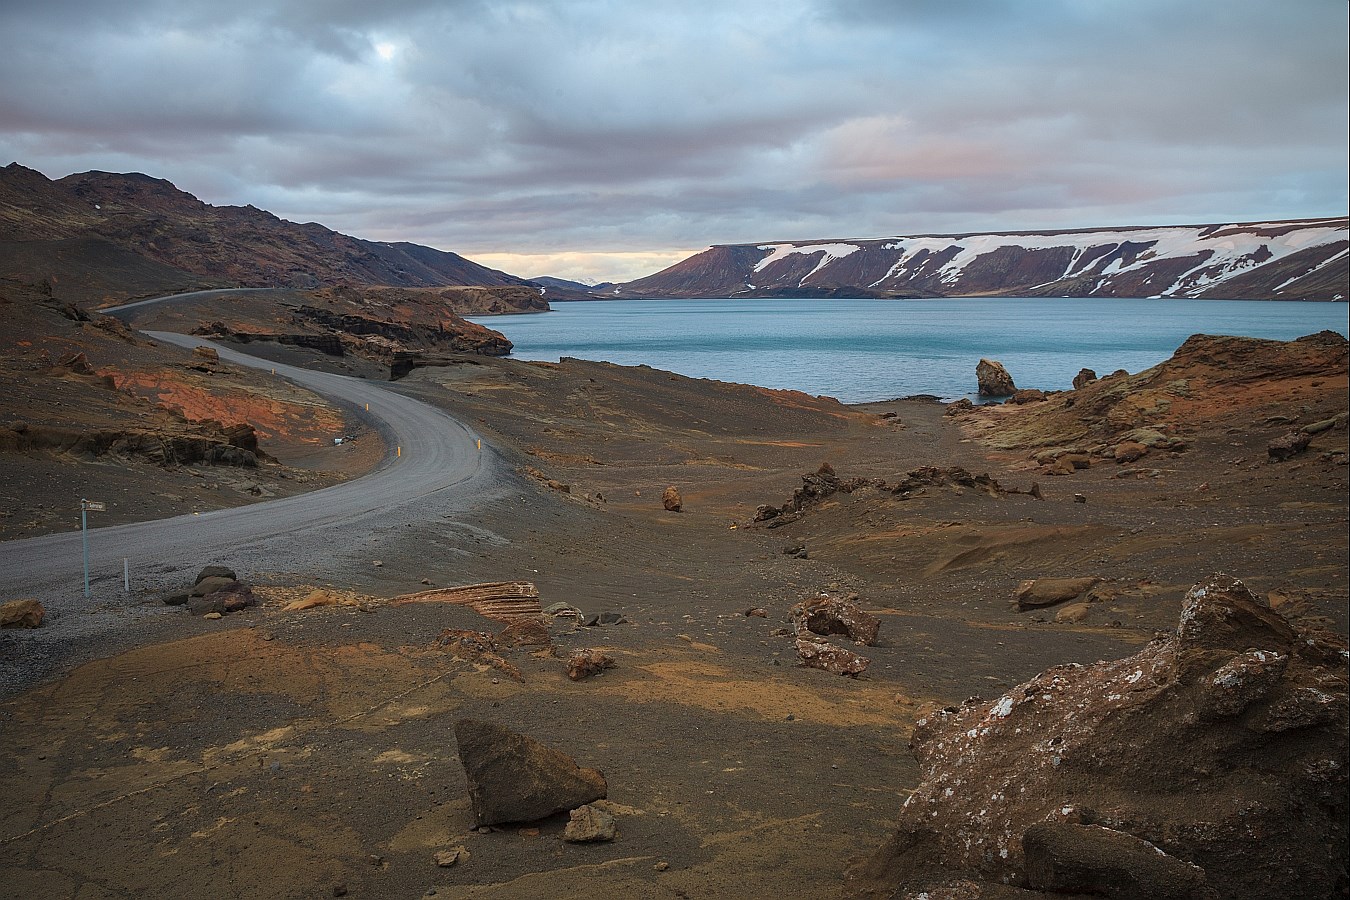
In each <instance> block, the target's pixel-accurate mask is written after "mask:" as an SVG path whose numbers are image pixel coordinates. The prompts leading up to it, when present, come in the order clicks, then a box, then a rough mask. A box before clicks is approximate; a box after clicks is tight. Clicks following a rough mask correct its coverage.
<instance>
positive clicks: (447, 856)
mask: <svg viewBox="0 0 1350 900" xmlns="http://www.w3.org/2000/svg"><path fill="white" fill-rule="evenodd" d="M432 858H433V859H434V860H435V861H436V865H438V866H440V867H441V868H442V869H448V868H450V867H451V866H455V865H458V864H459V863H461V862H465V861H467V860H468V858H469V851H468V850H466V849H464V848H463V847H450V848H448V849H446V850H437V851H436V855H435V856H434V857H432Z"/></svg>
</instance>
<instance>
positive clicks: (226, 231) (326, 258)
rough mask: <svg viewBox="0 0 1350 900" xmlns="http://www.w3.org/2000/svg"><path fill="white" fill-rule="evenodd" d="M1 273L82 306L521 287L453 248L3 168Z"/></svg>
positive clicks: (139, 185) (161, 185)
mask: <svg viewBox="0 0 1350 900" xmlns="http://www.w3.org/2000/svg"><path fill="white" fill-rule="evenodd" d="M0 276H7V277H11V278H20V279H24V280H30V281H42V280H53V281H55V284H54V285H53V287H54V289H55V290H56V292H57V294H58V295H60V296H65V297H68V298H70V299H79V300H82V301H85V302H97V301H99V300H102V299H107V300H112V299H124V298H127V297H135V296H141V295H144V294H150V293H154V292H157V291H168V290H179V289H191V288H197V287H220V286H238V287H287V288H311V287H319V286H322V285H329V284H336V283H349V284H357V285H387V286H396V287H454V286H465V285H483V286H496V285H524V286H532V283H531V282H529V281H527V280H526V279H523V278H517V277H515V276H514V275H508V274H506V273H505V272H499V271H497V270H496V269H489V268H487V267H486V266H481V265H479V264H477V263H475V262H472V261H470V260H467V259H465V258H464V257H462V256H459V255H457V254H454V253H448V252H445V251H442V250H435V249H432V248H431V247H423V246H419V245H417V244H409V243H382V242H378V241H366V240H361V239H359V238H354V237H349V236H347V235H345V234H340V233H338V232H336V231H333V230H331V229H329V228H325V227H324V226H322V225H319V224H316V223H313V222H311V223H308V224H304V225H297V224H296V223H294V222H288V221H286V220H284V219H279V218H277V217H276V216H274V215H272V214H271V213H269V212H265V211H264V210H260V209H256V208H254V207H252V206H242V207H241V206H211V205H210V204H207V203H203V202H202V201H201V200H198V199H197V198H196V197H194V196H193V195H191V194H189V193H186V192H184V191H180V190H179V189H178V188H176V187H174V186H173V185H172V184H171V183H169V182H168V181H165V180H163V179H161V178H151V177H150V176H148V175H141V174H135V173H133V174H126V175H116V174H110V173H108V172H84V173H82V174H78V175H69V176H67V177H65V178H61V179H58V180H56V181H51V180H49V179H48V178H46V177H45V176H44V175H42V173H40V172H36V171H34V170H32V169H28V168H25V167H24V166H21V165H19V164H18V163H14V164H12V165H9V166H6V167H5V168H3V169H0Z"/></svg>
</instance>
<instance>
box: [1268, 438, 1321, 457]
mask: <svg viewBox="0 0 1350 900" xmlns="http://www.w3.org/2000/svg"><path fill="white" fill-rule="evenodd" d="M1310 443H1312V435H1310V434H1305V433H1303V432H1302V431H1291V432H1290V433H1289V434H1286V435H1285V436H1284V437H1279V438H1276V439H1275V440H1273V441H1271V442H1270V445H1269V446H1267V447H1266V455H1268V456H1269V457H1270V461H1271V462H1284V461H1285V460H1286V459H1292V458H1293V457H1295V456H1298V455H1299V454H1300V453H1302V452H1303V451H1304V450H1307V449H1308V445H1309V444H1310Z"/></svg>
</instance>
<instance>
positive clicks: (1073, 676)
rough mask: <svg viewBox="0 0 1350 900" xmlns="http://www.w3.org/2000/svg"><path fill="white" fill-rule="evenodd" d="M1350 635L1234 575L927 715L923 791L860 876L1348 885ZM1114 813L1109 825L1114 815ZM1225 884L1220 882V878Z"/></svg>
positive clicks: (1127, 886) (1332, 891)
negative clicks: (1321, 625) (1290, 611)
mask: <svg viewBox="0 0 1350 900" xmlns="http://www.w3.org/2000/svg"><path fill="white" fill-rule="evenodd" d="M1345 659H1346V647H1345V641H1344V639H1343V638H1341V637H1338V636H1335V635H1331V634H1329V633H1327V632H1321V631H1315V630H1300V629H1299V628H1296V627H1295V626H1294V625H1293V624H1292V623H1291V622H1289V621H1288V620H1286V619H1285V618H1284V617H1283V616H1281V615H1280V614H1279V613H1277V612H1275V611H1273V610H1271V609H1270V608H1268V607H1267V606H1265V605H1264V604H1263V603H1262V602H1261V601H1260V600H1258V599H1257V598H1255V597H1253V596H1252V594H1251V593H1250V592H1249V591H1248V590H1247V588H1246V587H1245V585H1243V584H1242V582H1240V581H1238V580H1237V579H1234V578H1231V577H1229V576H1226V575H1215V576H1211V577H1210V578H1208V579H1206V580H1205V581H1203V582H1201V583H1199V584H1197V585H1195V586H1194V587H1193V588H1192V589H1191V590H1190V591H1189V592H1188V593H1187V595H1186V598H1185V600H1184V601H1183V604H1182V610H1181V615H1180V620H1179V624H1178V627H1177V629H1176V631H1175V632H1173V633H1171V634H1167V635H1164V636H1161V637H1158V638H1156V639H1155V640H1153V641H1152V642H1151V643H1150V644H1149V645H1148V646H1147V647H1145V648H1144V649H1143V650H1141V651H1140V652H1139V653H1137V654H1135V655H1134V656H1130V657H1127V658H1125V659H1121V660H1117V661H1114V662H1104V663H1097V664H1095V665H1091V666H1084V665H1078V664H1070V665H1062V666H1056V667H1054V668H1051V669H1049V670H1047V671H1045V672H1043V673H1041V674H1040V675H1038V676H1036V677H1035V678H1033V679H1032V680H1030V681H1028V682H1026V683H1024V684H1021V685H1019V686H1017V687H1016V688H1014V689H1012V690H1011V691H1009V692H1007V693H1006V694H1004V695H1003V696H1002V697H1000V698H998V699H996V700H994V701H983V700H979V699H972V700H969V701H967V702H966V703H964V704H962V705H961V706H960V707H959V708H956V707H949V708H947V709H943V710H933V711H931V712H927V713H925V714H923V715H922V716H921V717H920V718H919V720H918V721H917V722H916V724H915V728H914V732H913V738H912V744H911V750H912V752H913V754H914V756H915V758H916V759H917V760H918V762H919V764H920V769H921V772H920V780H919V786H918V788H917V789H916V790H915V791H914V792H913V793H912V795H910V796H909V798H908V799H907V800H906V801H905V802H904V804H903V806H902V808H901V811H900V816H899V825H898V827H897V830H896V831H895V832H894V834H893V835H892V837H891V839H890V840H889V841H888V842H887V843H886V844H885V846H883V847H882V848H881V849H879V850H878V851H877V852H876V853H875V854H874V855H873V856H872V858H871V859H870V860H868V861H867V862H866V863H864V864H863V865H862V866H860V867H859V868H857V869H855V870H854V871H853V872H852V873H851V874H852V875H853V877H854V878H855V885H856V887H855V891H857V892H859V893H861V892H862V890H863V889H866V890H870V891H871V892H872V894H874V895H878V896H891V895H894V896H907V895H913V892H915V891H921V890H924V889H927V888H928V887H929V886H933V885H941V884H950V883H952V882H953V881H954V880H956V879H965V880H969V881H971V882H972V883H974V884H975V885H976V886H977V887H979V888H986V887H987V890H988V892H987V893H980V892H979V890H977V891H976V892H974V893H971V894H968V895H964V896H971V897H975V896H995V895H996V894H994V893H993V892H994V891H995V890H1001V889H1002V886H1005V885H1018V886H1025V887H1032V888H1036V889H1039V890H1044V891H1051V892H1055V893H1056V894H1058V893H1061V892H1063V893H1072V894H1075V895H1080V896H1081V895H1091V896H1105V897H1132V898H1133V897H1195V898H1197V900H1198V898H1199V897H1202V896H1209V897H1214V896H1219V897H1244V898H1245V897H1251V898H1277V897H1331V896H1339V894H1340V892H1342V890H1343V887H1344V885H1345V884H1346V880H1347V866H1348V864H1350V843H1348V842H1347V837H1350V834H1348V832H1350V821H1348V820H1347V816H1346V810H1347V807H1350V799H1348V797H1347V775H1346V769H1345V763H1344V761H1345V759H1346V755H1347V751H1350V746H1347V745H1348V744H1350V704H1348V703H1347V683H1346V677H1345ZM1096 826H1101V827H1100V828H1099V827H1096ZM1206 885H1207V886H1206Z"/></svg>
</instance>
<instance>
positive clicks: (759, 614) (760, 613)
mask: <svg viewBox="0 0 1350 900" xmlns="http://www.w3.org/2000/svg"><path fill="white" fill-rule="evenodd" d="M745 615H746V616H754V617H755V618H759V619H767V618H768V617H769V611H768V610H767V609H765V608H764V607H762V606H752V607H750V608H749V609H747V610H746V611H745Z"/></svg>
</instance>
